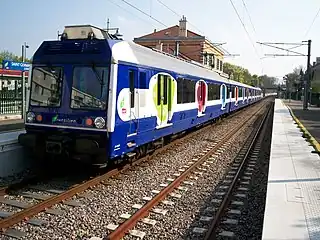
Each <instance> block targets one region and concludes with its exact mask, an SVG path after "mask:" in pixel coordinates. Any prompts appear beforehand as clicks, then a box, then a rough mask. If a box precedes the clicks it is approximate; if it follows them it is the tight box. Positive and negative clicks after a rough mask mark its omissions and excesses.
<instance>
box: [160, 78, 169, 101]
mask: <svg viewBox="0 0 320 240" xmlns="http://www.w3.org/2000/svg"><path fill="white" fill-rule="evenodd" d="M162 77H163V104H165V105H166V104H168V78H169V77H168V76H162Z"/></svg>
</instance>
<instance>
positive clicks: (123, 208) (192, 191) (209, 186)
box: [0, 103, 261, 239]
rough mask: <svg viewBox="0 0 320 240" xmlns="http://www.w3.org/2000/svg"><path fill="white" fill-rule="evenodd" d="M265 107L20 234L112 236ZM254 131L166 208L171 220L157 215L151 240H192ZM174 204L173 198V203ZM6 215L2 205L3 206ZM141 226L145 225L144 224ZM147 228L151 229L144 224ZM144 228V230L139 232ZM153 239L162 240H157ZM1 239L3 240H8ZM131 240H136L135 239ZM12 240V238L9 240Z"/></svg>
mask: <svg viewBox="0 0 320 240" xmlns="http://www.w3.org/2000/svg"><path fill="white" fill-rule="evenodd" d="M259 106H261V103H258V104H257V105H255V106H253V107H251V108H250V109H246V110H244V112H243V113H240V115H238V116H236V117H235V118H231V119H229V120H225V121H224V122H222V123H221V124H220V125H217V126H214V127H212V128H210V131H209V130H208V131H206V132H202V133H200V134H198V135H196V136H194V137H193V139H191V140H188V141H186V143H185V144H182V145H180V146H178V147H175V148H172V149H170V150H167V151H166V152H165V153H162V154H158V155H156V156H154V157H153V160H152V161H150V162H147V163H144V164H143V165H142V166H139V167H136V168H135V169H133V170H130V171H127V172H126V173H125V174H122V175H121V178H120V179H110V180H108V181H106V184H105V185H103V184H100V185H99V186H98V187H96V188H95V189H93V190H87V191H85V195H86V197H82V198H81V197H74V198H73V199H78V201H79V202H81V203H82V204H83V206H82V207H70V206H65V205H63V204H58V205H56V206H55V207H54V208H57V209H61V210H63V214H62V215H59V216H54V215H49V214H46V213H40V214H38V215H37V216H36V217H35V218H39V219H42V220H45V221H47V222H48V225H46V226H44V227H35V226H32V225H29V224H26V223H20V224H17V225H16V226H15V228H16V229H20V230H23V231H25V232H27V233H28V234H27V236H26V237H25V238H24V239H89V238H90V237H92V236H98V237H103V236H105V234H106V233H107V229H106V226H107V225H108V224H109V223H114V224H116V223H119V220H120V218H119V216H120V215H121V214H123V213H131V214H132V213H133V212H134V210H133V209H132V205H134V204H137V203H140V204H143V203H144V201H143V200H142V198H143V197H147V196H153V195H152V193H151V191H152V190H155V189H156V190H161V187H160V184H161V183H166V182H167V181H166V179H167V178H169V177H172V176H173V174H174V173H177V172H179V168H182V166H183V165H185V164H186V163H187V162H188V161H190V159H191V158H192V157H193V156H196V155H197V154H198V153H199V152H201V151H202V150H203V149H205V148H206V147H207V146H209V145H211V144H212V142H211V141H208V139H210V140H214V139H217V138H219V137H220V136H222V135H223V134H224V133H225V132H227V131H229V130H230V129H231V128H232V127H233V126H234V125H235V124H237V123H238V122H239V118H240V119H241V118H243V117H247V116H248V112H251V111H253V110H254V109H257V108H258V107H259ZM249 132H250V131H249V129H247V130H246V131H244V132H243V133H242V134H241V135H240V136H241V137H240V139H237V140H232V141H233V144H232V145H231V149H230V150H228V151H226V152H224V153H222V154H221V155H220V156H219V157H218V158H217V159H216V161H215V162H214V164H212V165H211V166H210V169H209V168H208V171H206V172H204V173H203V175H202V176H199V179H198V180H197V181H194V185H193V186H190V187H189V189H188V191H187V192H185V193H183V192H182V193H181V194H182V198H181V199H179V200H177V199H173V201H174V202H175V204H174V205H173V206H171V207H170V206H168V205H165V206H163V208H165V209H167V210H169V211H168V212H167V214H166V215H165V216H161V215H157V214H153V213H152V214H151V215H150V218H151V219H155V220H157V219H159V220H160V221H159V222H157V223H156V225H155V226H154V227H153V228H151V227H148V226H147V228H149V229H151V230H150V231H149V232H150V233H149V232H147V230H148V229H147V230H146V232H147V233H148V235H147V236H146V239H149V238H150V239H186V237H187V236H190V234H189V233H188V232H186V230H187V229H188V228H190V224H191V223H192V222H193V221H194V219H195V218H196V217H197V213H199V212H200V208H201V204H200V203H203V201H205V199H206V198H208V197H210V194H212V190H213V187H214V186H215V184H217V183H218V182H219V179H221V177H222V176H223V175H224V173H225V170H226V169H227V167H228V166H229V164H230V162H231V160H232V158H233V157H234V156H235V154H236V152H237V151H238V150H239V149H240V147H241V144H243V141H244V140H245V138H246V137H245V136H247V135H248V134H249ZM168 200H170V197H169V199H168ZM0 210H1V206H0ZM139 226H140V224H139ZM143 227H146V225H143ZM137 229H138V228H137ZM153 235H155V236H156V238H152V237H153ZM1 237H4V236H0V239H2V238H1ZM129 238H130V237H129ZM3 239H10V238H6V237H5V238H3Z"/></svg>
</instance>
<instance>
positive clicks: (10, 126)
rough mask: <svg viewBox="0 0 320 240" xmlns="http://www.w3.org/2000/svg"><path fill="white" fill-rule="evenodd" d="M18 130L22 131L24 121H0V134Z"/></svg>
mask: <svg viewBox="0 0 320 240" xmlns="http://www.w3.org/2000/svg"><path fill="white" fill-rule="evenodd" d="M18 129H24V121H23V120H22V119H13V120H1V121H0V134H1V132H8V131H14V130H18Z"/></svg>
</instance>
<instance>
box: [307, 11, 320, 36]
mask: <svg viewBox="0 0 320 240" xmlns="http://www.w3.org/2000/svg"><path fill="white" fill-rule="evenodd" d="M319 13H320V7H319V9H318V11H317V13H316V15H315V16H314V18H313V20H312V22H311V24H310V26H309V28H308V30H307V31H306V33H305V35H304V37H307V36H308V34H309V32H310V30H311V28H312V26H313V24H314V22H315V21H316V19H317V17H318V16H319Z"/></svg>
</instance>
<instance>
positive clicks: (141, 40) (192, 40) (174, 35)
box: [133, 17, 223, 72]
mask: <svg viewBox="0 0 320 240" xmlns="http://www.w3.org/2000/svg"><path fill="white" fill-rule="evenodd" d="M133 41H134V42H135V43H137V44H140V45H142V46H145V47H149V48H156V49H158V50H160V51H163V52H166V53H169V54H174V55H176V56H178V57H181V58H183V59H187V60H193V61H195V62H198V63H201V64H203V65H206V66H207V67H209V68H211V69H214V70H215V71H218V72H222V70H223V51H222V50H221V49H219V48H218V47H217V46H215V45H214V44H213V43H212V42H210V41H209V40H208V39H207V38H206V37H205V36H202V35H199V34H197V33H195V32H192V31H190V30H188V29H187V20H186V18H185V17H182V19H181V20H180V21H179V25H175V26H172V27H169V28H166V29H163V30H160V31H156V29H155V30H154V32H153V33H150V34H147V35H144V36H142V37H138V38H134V40H133Z"/></svg>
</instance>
